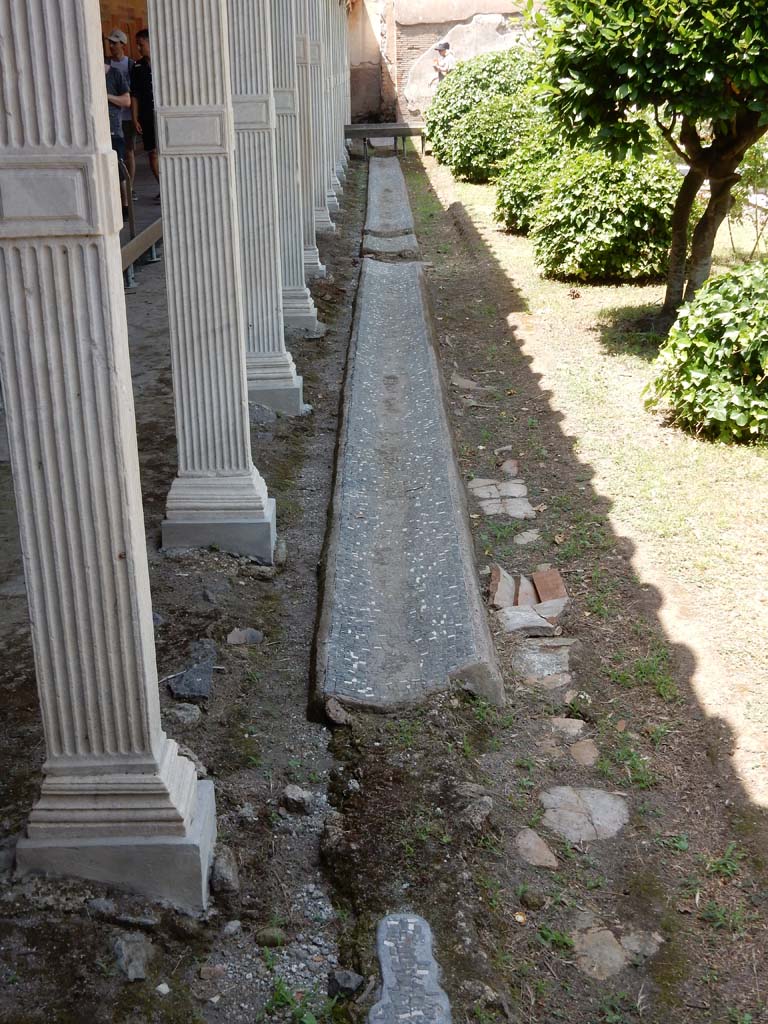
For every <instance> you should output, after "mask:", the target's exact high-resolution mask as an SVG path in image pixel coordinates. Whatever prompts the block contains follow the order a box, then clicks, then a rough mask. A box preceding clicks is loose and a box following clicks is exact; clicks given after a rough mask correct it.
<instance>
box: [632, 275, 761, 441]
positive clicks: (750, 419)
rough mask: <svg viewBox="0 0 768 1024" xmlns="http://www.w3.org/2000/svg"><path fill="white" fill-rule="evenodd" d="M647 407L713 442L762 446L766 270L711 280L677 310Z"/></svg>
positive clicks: (649, 390) (662, 351)
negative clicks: (661, 411) (665, 412)
mask: <svg viewBox="0 0 768 1024" xmlns="http://www.w3.org/2000/svg"><path fill="white" fill-rule="evenodd" d="M656 369H657V376H656V379H655V380H654V381H653V382H652V383H651V384H650V385H649V387H648V398H647V400H646V405H647V406H648V407H649V408H651V409H668V410H669V411H670V412H671V414H672V417H673V419H674V422H675V423H677V424H679V425H680V426H682V427H684V428H685V429H687V430H690V431H692V432H693V433H695V434H697V435H699V436H702V437H706V438H709V439H712V440H718V441H737V442H742V443H743V442H750V441H768V263H766V262H765V261H758V262H756V263H748V264H747V265H746V266H743V267H739V268H737V269H736V270H731V271H728V272H727V273H725V274H721V275H720V276H718V277H713V278H711V279H710V280H709V281H707V282H706V284H704V286H703V287H702V288H701V289H700V290H699V291H698V292H697V293H696V296H695V298H694V299H693V301H692V302H691V303H690V304H689V305H687V306H684V307H683V308H682V309H681V310H680V314H679V316H678V320H677V323H676V324H675V326H674V327H673V328H672V330H671V332H670V334H669V338H668V339H667V341H666V343H665V344H664V346H663V348H662V349H661V351H660V353H659V358H658V360H657V363H656Z"/></svg>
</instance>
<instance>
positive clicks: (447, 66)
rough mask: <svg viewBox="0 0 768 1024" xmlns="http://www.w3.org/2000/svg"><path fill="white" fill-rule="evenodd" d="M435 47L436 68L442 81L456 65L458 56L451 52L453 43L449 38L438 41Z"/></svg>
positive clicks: (438, 77) (439, 79) (439, 80)
mask: <svg viewBox="0 0 768 1024" xmlns="http://www.w3.org/2000/svg"><path fill="white" fill-rule="evenodd" d="M435 49H436V50H437V56H436V57H435V63H434V68H435V72H436V73H437V80H438V82H442V80H443V79H444V78H445V76H446V75H447V74H449V73H450V72H451V71H453V69H454V68H455V67H456V58H455V56H454V55H453V54H452V53H451V44H450V43H449V42H448V41H447V40H443V41H442V42H441V43H438V44H437V46H436V47H435Z"/></svg>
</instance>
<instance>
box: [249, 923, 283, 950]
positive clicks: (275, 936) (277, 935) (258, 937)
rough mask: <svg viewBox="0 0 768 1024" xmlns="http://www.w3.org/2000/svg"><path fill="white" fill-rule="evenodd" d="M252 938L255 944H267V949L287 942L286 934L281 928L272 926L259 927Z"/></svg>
mask: <svg viewBox="0 0 768 1024" xmlns="http://www.w3.org/2000/svg"><path fill="white" fill-rule="evenodd" d="M253 938H254V941H255V942H256V944H257V945H259V946H267V947H268V948H269V949H275V948H276V947H278V946H284V945H285V944H286V943H287V942H288V936H287V935H286V933H285V932H284V931H283V929H282V928H275V927H272V926H270V927H268V928H259V930H258V931H257V932H256V933H255V935H254V936H253Z"/></svg>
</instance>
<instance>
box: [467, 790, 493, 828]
mask: <svg viewBox="0 0 768 1024" xmlns="http://www.w3.org/2000/svg"><path fill="white" fill-rule="evenodd" d="M492 810H493V800H492V799H491V798H490V797H489V796H481V797H480V798H479V799H477V800H474V801H473V802H472V803H471V804H468V805H467V807H465V808H464V810H463V811H462V812H461V814H460V816H459V820H460V821H461V822H462V824H464V825H467V826H468V827H469V828H471V829H472V830H473V831H474V832H482V830H483V829H484V828H485V823H486V822H487V820H488V816H489V815H490V813H491V811H492Z"/></svg>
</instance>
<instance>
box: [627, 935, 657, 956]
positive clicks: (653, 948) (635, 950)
mask: <svg viewBox="0 0 768 1024" xmlns="http://www.w3.org/2000/svg"><path fill="white" fill-rule="evenodd" d="M620 941H621V944H622V946H623V947H624V949H626V951H627V952H628V953H631V954H632V956H633V957H634V958H635V959H640V960H647V959H648V958H649V957H652V956H655V954H656V953H658V951H659V949H660V948H661V945H662V943H663V942H664V939H663V938H662V937H661V935H659V933H658V932H628V933H627V934H626V935H624V936H622V938H621V940H620Z"/></svg>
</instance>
